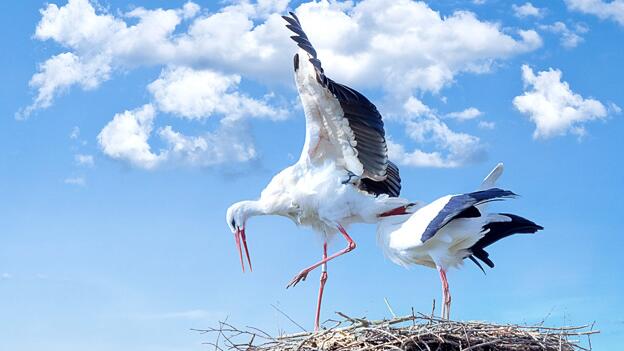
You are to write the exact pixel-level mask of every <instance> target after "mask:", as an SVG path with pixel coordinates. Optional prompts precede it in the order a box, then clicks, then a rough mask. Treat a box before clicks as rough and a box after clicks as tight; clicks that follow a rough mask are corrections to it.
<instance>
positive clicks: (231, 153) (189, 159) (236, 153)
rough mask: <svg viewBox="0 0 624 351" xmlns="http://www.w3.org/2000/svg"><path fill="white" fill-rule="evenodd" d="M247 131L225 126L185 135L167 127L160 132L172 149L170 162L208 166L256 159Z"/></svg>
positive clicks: (169, 150)
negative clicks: (201, 133) (209, 131)
mask: <svg viewBox="0 0 624 351" xmlns="http://www.w3.org/2000/svg"><path fill="white" fill-rule="evenodd" d="M246 133H247V131H246V130H245V129H244V128H240V126H239V127H237V128H235V127H234V126H230V125H229V124H227V123H226V124H223V125H221V127H220V128H219V129H218V130H217V131H215V132H214V133H205V134H203V135H201V136H195V137H192V136H186V135H183V134H181V133H179V132H176V131H174V130H173V128H172V127H171V126H166V127H164V128H162V129H160V131H159V132H158V134H159V136H160V137H161V138H162V139H163V140H164V141H165V142H166V143H167V145H168V146H169V148H168V150H167V153H166V155H167V161H169V162H173V163H176V162H178V163H182V164H186V165H190V166H199V167H209V166H213V165H218V164H223V163H229V164H233V163H241V162H246V161H249V160H253V159H254V158H256V156H257V152H256V149H255V147H254V145H253V144H252V143H251V142H250V141H249V140H250V138H249V136H248V135H246Z"/></svg>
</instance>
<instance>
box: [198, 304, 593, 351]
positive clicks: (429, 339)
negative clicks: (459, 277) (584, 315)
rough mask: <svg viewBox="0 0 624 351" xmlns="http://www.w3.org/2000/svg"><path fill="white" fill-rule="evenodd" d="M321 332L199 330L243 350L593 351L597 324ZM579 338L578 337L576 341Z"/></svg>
mask: <svg viewBox="0 0 624 351" xmlns="http://www.w3.org/2000/svg"><path fill="white" fill-rule="evenodd" d="M338 315H339V316H341V317H342V318H343V319H342V320H332V321H331V322H333V323H335V324H334V325H333V326H331V327H329V328H327V329H324V330H322V331H320V332H316V333H313V332H302V333H296V334H288V335H280V336H277V337H272V336H270V335H269V334H267V333H265V332H264V331H262V330H259V329H257V328H252V327H247V328H245V329H242V330H240V329H237V328H235V327H234V326H232V325H231V324H229V323H227V322H221V323H219V327H217V328H209V329H204V330H197V329H196V330H197V331H200V332H202V333H211V334H214V335H215V338H216V341H215V342H209V343H207V344H208V345H211V346H213V347H214V348H215V350H240V351H243V350H245V351H312V350H315V351H316V350H320V351H346V350H356V351H385V350H405V351H451V350H461V351H532V350H536V351H537V350H544V351H550V350H552V351H555V350H556V351H580V350H590V349H591V342H589V340H588V343H587V344H588V345H589V346H587V347H584V346H582V345H581V344H580V343H579V342H578V340H574V339H579V338H581V337H587V338H588V339H589V336H590V335H591V334H596V333H599V331H597V330H593V325H585V326H563V327H558V328H556V327H544V326H542V325H537V326H525V325H511V324H507V325H500V324H491V323H485V322H458V321H449V320H443V319H438V318H434V317H430V316H426V315H424V314H418V315H414V314H412V315H409V316H405V317H398V318H393V319H389V320H366V319H362V318H351V317H349V316H347V315H345V314H343V313H338ZM573 338H574V339H573Z"/></svg>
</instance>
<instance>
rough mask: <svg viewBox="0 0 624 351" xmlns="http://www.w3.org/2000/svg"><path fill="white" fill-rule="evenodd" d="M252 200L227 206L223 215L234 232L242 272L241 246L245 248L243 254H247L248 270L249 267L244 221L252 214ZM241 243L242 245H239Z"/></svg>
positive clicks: (243, 265) (249, 260) (243, 264)
mask: <svg viewBox="0 0 624 351" xmlns="http://www.w3.org/2000/svg"><path fill="white" fill-rule="evenodd" d="M251 203H252V201H241V202H237V203H235V204H233V205H232V206H230V208H228V210H227V213H226V215H225V220H226V222H227V224H228V226H229V227H230V230H231V231H232V233H233V234H234V240H235V241H236V248H237V250H238V254H239V256H240V262H241V266H242V267H243V272H244V271H245V263H244V262H243V248H244V249H245V256H247V263H248V264H249V270H250V271H252V268H251V259H250V258H249V250H248V249H247V238H246V237H245V222H246V221H247V218H249V216H250V215H251V214H252V208H253V207H252V206H251ZM241 244H242V246H241Z"/></svg>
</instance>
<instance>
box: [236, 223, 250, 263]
mask: <svg viewBox="0 0 624 351" xmlns="http://www.w3.org/2000/svg"><path fill="white" fill-rule="evenodd" d="M234 239H235V240H236V248H237V249H238V255H239V257H240V263H241V267H242V268H243V272H245V262H244V261H243V247H244V248H245V256H247V263H248V264H249V271H250V272H253V268H251V259H250V258H249V250H248V249H247V237H245V227H243V228H236V233H235V234H234ZM241 241H242V243H243V245H242V247H241Z"/></svg>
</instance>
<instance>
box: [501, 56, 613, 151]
mask: <svg viewBox="0 0 624 351" xmlns="http://www.w3.org/2000/svg"><path fill="white" fill-rule="evenodd" d="M561 75H562V73H561V71H560V70H557V69H552V68H550V69H548V70H547V71H541V72H538V73H537V75H536V74H535V73H534V72H533V70H532V69H531V68H530V67H529V66H527V65H523V66H522V80H523V82H524V85H525V90H526V91H525V92H524V94H522V95H520V96H516V97H515V98H514V99H513V104H514V106H515V107H516V109H518V111H520V112H522V113H523V114H525V115H527V116H528V117H529V118H530V119H531V121H532V122H533V123H535V127H536V128H535V132H534V133H533V138H535V139H538V138H542V139H546V138H551V137H554V136H558V135H565V134H567V133H569V132H571V133H573V134H577V135H579V136H582V135H584V134H585V127H584V125H585V123H586V122H589V121H592V120H597V119H604V118H605V117H606V116H607V108H606V107H605V106H604V105H603V104H602V103H601V102H600V101H598V100H595V99H592V98H583V97H582V96H581V95H579V94H577V93H575V92H573V91H572V90H571V89H570V86H569V84H568V83H567V82H564V81H562V80H561Z"/></svg>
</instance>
